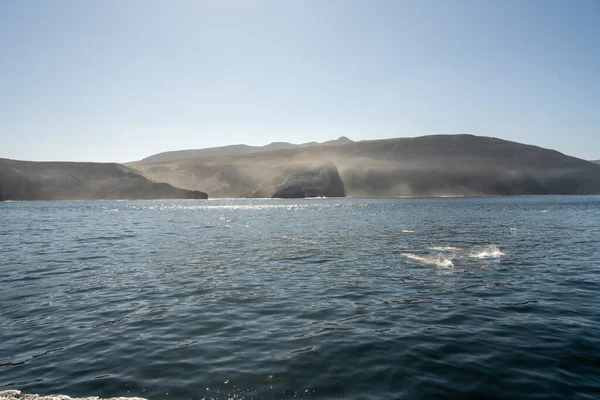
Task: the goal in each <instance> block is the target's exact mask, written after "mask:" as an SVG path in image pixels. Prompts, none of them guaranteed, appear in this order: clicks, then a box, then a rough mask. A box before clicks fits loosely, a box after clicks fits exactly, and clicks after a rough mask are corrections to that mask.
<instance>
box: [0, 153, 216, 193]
mask: <svg viewBox="0 0 600 400" xmlns="http://www.w3.org/2000/svg"><path fill="white" fill-rule="evenodd" d="M168 198H177V199H205V198H207V195H206V193H203V192H199V191H190V190H184V189H179V188H175V187H173V186H171V185H169V184H167V183H156V182H151V181H149V180H148V179H146V178H145V177H143V176H141V175H140V174H139V173H138V172H136V171H134V170H132V169H131V168H128V167H125V166H123V165H120V164H114V163H83V162H30V161H17V160H9V159H0V200H93V199H168Z"/></svg>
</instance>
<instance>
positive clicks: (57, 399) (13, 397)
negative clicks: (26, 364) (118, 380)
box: [0, 390, 145, 400]
mask: <svg viewBox="0 0 600 400" xmlns="http://www.w3.org/2000/svg"><path fill="white" fill-rule="evenodd" d="M0 400H102V399H101V398H99V397H95V396H94V397H79V398H78V397H69V396H66V395H61V394H55V395H50V396H40V395H37V394H24V393H21V391H20V390H4V391H0ZM110 400H145V399H143V398H141V397H111V398H110Z"/></svg>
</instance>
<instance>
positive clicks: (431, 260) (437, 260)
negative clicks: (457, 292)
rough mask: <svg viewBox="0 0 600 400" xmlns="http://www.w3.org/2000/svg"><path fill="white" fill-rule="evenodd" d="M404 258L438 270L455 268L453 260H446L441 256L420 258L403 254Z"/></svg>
mask: <svg viewBox="0 0 600 400" xmlns="http://www.w3.org/2000/svg"><path fill="white" fill-rule="evenodd" d="M402 256H404V257H406V258H408V259H409V260H414V261H418V262H420V263H422V264H426V265H435V266H436V267H438V268H452V267H454V263H453V262H452V259H451V258H446V257H444V256H442V255H441V254H440V255H438V256H429V257H428V256H419V255H417V254H413V253H402Z"/></svg>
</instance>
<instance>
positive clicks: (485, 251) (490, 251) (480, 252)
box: [469, 245, 504, 259]
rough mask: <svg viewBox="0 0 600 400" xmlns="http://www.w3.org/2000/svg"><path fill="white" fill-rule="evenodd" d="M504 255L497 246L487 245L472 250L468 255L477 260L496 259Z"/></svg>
mask: <svg viewBox="0 0 600 400" xmlns="http://www.w3.org/2000/svg"><path fill="white" fill-rule="evenodd" d="M503 255H504V253H503V252H501V251H500V249H499V248H498V247H497V246H494V245H489V246H486V247H482V248H479V249H474V250H473V251H471V253H469V257H471V258H477V259H485V258H498V257H502V256H503Z"/></svg>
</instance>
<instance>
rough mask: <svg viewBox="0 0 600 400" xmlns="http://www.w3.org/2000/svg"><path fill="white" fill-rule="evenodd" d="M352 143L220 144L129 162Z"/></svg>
mask: <svg viewBox="0 0 600 400" xmlns="http://www.w3.org/2000/svg"><path fill="white" fill-rule="evenodd" d="M346 143H352V140H350V139H348V138H347V137H343V136H342V137H340V138H339V139H336V140H330V141H328V142H324V143H317V142H310V143H303V144H292V143H287V142H273V143H270V144H268V145H266V146H248V145H245V144H236V145H232V146H222V147H211V148H208V149H194V150H177V151H167V152H164V153H158V154H154V155H152V156H149V157H146V158H144V159H142V160H140V161H136V162H132V163H129V164H128V165H130V166H135V165H140V164H154V163H163V162H168V161H177V160H184V159H187V158H195V157H219V156H235V155H242V154H251V153H258V152H261V151H273V150H284V149H293V148H300V147H312V146H330V145H340V144H346Z"/></svg>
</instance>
